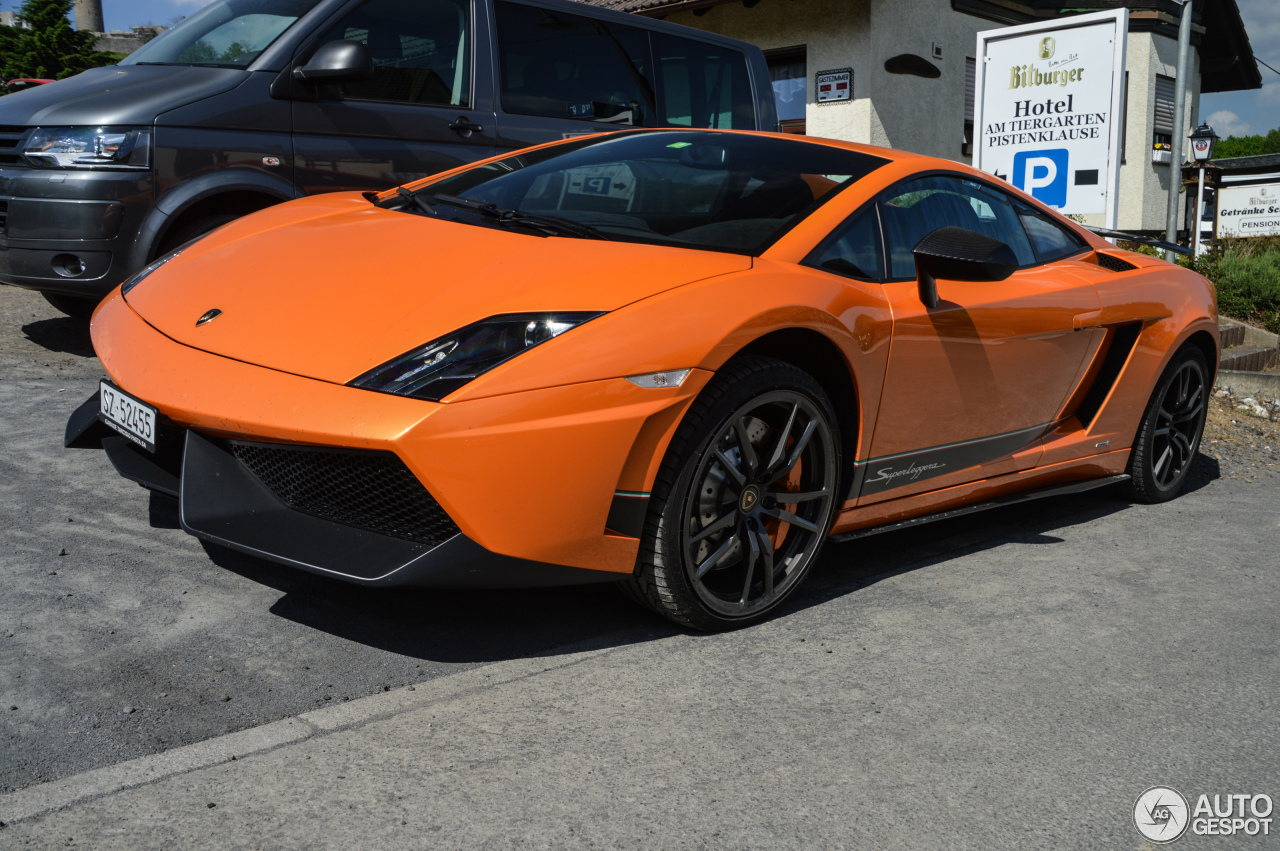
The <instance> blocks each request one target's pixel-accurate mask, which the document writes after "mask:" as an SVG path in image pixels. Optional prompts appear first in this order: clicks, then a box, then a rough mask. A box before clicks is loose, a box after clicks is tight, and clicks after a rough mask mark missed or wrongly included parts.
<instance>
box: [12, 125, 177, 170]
mask: <svg viewBox="0 0 1280 851" xmlns="http://www.w3.org/2000/svg"><path fill="white" fill-rule="evenodd" d="M22 153H23V155H25V156H26V158H27V161H28V162H30V163H31V164H32V165H35V166H40V167H42V168H117V169H146V168H149V167H150V165H151V131H150V130H148V129H147V128H145V127H37V128H36V132H34V133H32V134H31V138H30V139H28V140H27V146H26V148H24V149H23V151H22Z"/></svg>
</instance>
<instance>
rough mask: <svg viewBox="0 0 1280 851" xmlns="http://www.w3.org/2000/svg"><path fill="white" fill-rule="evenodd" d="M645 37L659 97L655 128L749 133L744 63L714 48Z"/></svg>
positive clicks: (751, 110)
mask: <svg viewBox="0 0 1280 851" xmlns="http://www.w3.org/2000/svg"><path fill="white" fill-rule="evenodd" d="M651 35H652V38H653V54H654V62H655V63H656V65H657V68H658V90H659V92H660V93H661V96H662V102H661V104H660V105H659V106H660V108H659V114H658V123H659V124H661V125H663V126H667V127H715V128H718V129H722V130H754V129H755V126H756V111H755V101H754V98H753V95H752V92H751V78H750V76H749V75H748V74H747V57H745V56H743V55H742V54H741V53H739V52H738V51H736V50H730V49H729V48H727V47H720V46H718V45H715V44H707V43H706V42H701V41H694V40H692V39H688V38H680V37H679V36H673V35H668V34H666V33H659V32H655V33H652V34H651Z"/></svg>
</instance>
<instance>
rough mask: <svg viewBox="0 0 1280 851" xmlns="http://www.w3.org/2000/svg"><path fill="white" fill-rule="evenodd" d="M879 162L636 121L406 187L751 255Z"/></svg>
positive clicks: (638, 237) (629, 235) (628, 236)
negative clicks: (647, 126)
mask: <svg viewBox="0 0 1280 851" xmlns="http://www.w3.org/2000/svg"><path fill="white" fill-rule="evenodd" d="M885 162H886V160H883V159H881V158H879V157H874V156H871V155H869V154H863V153H859V152H857V151H850V150H846V149H843V148H835V147H829V146H826V145H821V144H814V143H812V142H805V141H800V140H795V139H785V138H781V137H768V136H754V135H745V134H743V135H739V134H733V133H715V132H710V133H708V132H688V131H661V130H659V131H633V132H622V133H617V134H612V135H609V136H605V137H603V138H600V137H597V138H593V139H587V140H581V141H573V142H567V143H565V144H562V145H556V146H553V147H549V148H543V149H541V150H536V151H530V152H527V153H524V154H519V155H516V156H511V157H508V158H506V159H503V160H499V161H496V162H492V163H488V164H485V165H482V166H477V167H476V168H472V169H469V170H467V171H465V172H462V173H460V174H456V175H453V176H451V177H448V178H445V179H444V180H440V181H438V182H436V183H431V184H428V185H426V186H421V185H419V186H417V187H415V188H416V189H417V190H418V192H419V194H420V196H422V197H423V198H425V199H427V200H428V201H431V200H433V199H445V201H446V203H447V199H448V198H450V197H453V198H464V199H467V200H469V201H473V202H484V203H485V204H492V205H494V206H495V207H496V208H501V209H503V210H507V211H518V213H524V214H529V215H530V216H538V217H556V218H558V219H568V220H570V221H572V222H574V223H576V224H579V225H586V226H587V227H589V228H590V229H591V230H592V232H593V234H594V235H596V236H603V237H605V238H608V239H616V240H621V241H627V242H649V243H655V244H660V245H674V246H681V247H686V248H703V249H708V250H714V251H726V252H731V253H734V254H748V255H759V254H761V253H762V252H764V251H765V249H767V248H768V247H769V246H770V245H772V244H773V243H774V242H775V241H777V240H778V239H779V238H780V237H781V236H782V235H783V234H785V233H786V232H787V231H789V230H790V229H791V228H793V227H795V225H796V224H798V223H799V222H800V221H801V220H802V219H804V217H805V216H808V215H809V214H810V213H812V212H813V211H814V210H816V209H818V207H820V206H822V205H823V204H824V203H826V202H827V201H828V200H830V199H831V198H832V197H834V196H835V195H836V193H837V192H839V191H840V190H841V189H844V188H845V187H847V186H849V185H850V184H852V183H854V182H855V181H857V180H860V179H861V178H863V177H865V176H866V175H868V174H870V173H871V172H872V171H874V170H875V169H876V168H879V167H880V166H881V165H883V164H884V163H885ZM498 221H499V222H501V221H503V220H502V219H499V220H498ZM505 221H507V222H514V221H518V219H517V218H516V217H514V216H510V215H509V216H507V218H506V219H505ZM563 235H566V236H577V235H578V234H576V233H573V232H569V231H566V232H565V233H564V234H563Z"/></svg>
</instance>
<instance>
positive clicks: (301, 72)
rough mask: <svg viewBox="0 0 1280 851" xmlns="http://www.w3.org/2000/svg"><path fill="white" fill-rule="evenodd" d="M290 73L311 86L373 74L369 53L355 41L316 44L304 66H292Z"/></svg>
mask: <svg viewBox="0 0 1280 851" xmlns="http://www.w3.org/2000/svg"><path fill="white" fill-rule="evenodd" d="M293 76H294V79H296V80H299V81H301V82H303V83H310V84H312V85H339V84H341V83H355V82H359V81H360V80H367V79H369V78H370V77H372V76H373V56H372V55H370V53H369V48H367V47H365V46H364V45H363V44H361V43H360V42H358V41H350V40H348V39H342V40H339V41H330V42H328V43H326V44H322V45H320V49H319V50H317V51H316V52H315V53H314V54H313V55H312V57H311V59H309V60H308V61H307V64H306V65H303V66H302V67H301V68H296V69H294V72H293Z"/></svg>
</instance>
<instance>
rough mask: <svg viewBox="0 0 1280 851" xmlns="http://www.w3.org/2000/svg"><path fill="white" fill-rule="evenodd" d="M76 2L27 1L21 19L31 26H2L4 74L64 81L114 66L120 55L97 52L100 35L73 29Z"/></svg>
mask: <svg viewBox="0 0 1280 851" xmlns="http://www.w3.org/2000/svg"><path fill="white" fill-rule="evenodd" d="M72 2H73V0H26V1H25V2H24V3H23V4H22V8H20V9H19V10H18V17H19V18H21V19H22V21H23V22H24V23H25V24H27V25H29V27H30V28H29V29H28V28H27V27H0V74H3V75H4V76H6V77H45V78H50V79H54V80H61V79H63V78H64V77H71V76H73V75H75V74H79V73H80V72H81V71H84V70H87V69H89V68H96V67H98V66H100V65H111V64H114V63H115V62H117V61H119V54H116V53H100V52H97V51H95V50H94V49H93V45H94V43H96V42H97V40H98V36H97V35H96V34H95V33H91V32H81V31H78V30H74V29H72V28H71V21H70V20H69V19H68V17H67V15H68V13H70V11H71V5H72Z"/></svg>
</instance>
